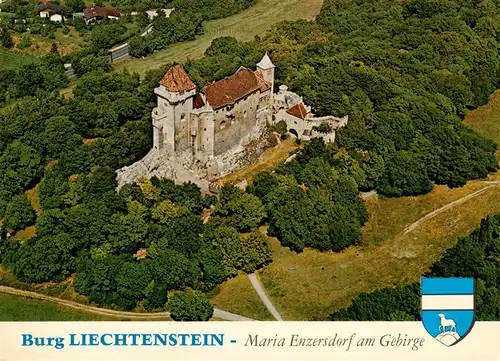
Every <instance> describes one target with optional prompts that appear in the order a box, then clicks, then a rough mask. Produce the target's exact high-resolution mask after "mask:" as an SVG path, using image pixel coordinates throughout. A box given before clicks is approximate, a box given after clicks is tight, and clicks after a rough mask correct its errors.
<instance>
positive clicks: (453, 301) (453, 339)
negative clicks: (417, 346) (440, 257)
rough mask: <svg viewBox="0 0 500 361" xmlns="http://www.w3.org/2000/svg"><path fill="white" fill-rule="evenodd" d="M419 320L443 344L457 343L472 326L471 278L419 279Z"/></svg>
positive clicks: (472, 292)
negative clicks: (420, 300)
mask: <svg viewBox="0 0 500 361" xmlns="http://www.w3.org/2000/svg"><path fill="white" fill-rule="evenodd" d="M421 287H422V323H423V324H424V327H425V329H426V330H427V332H428V333H429V334H430V335H431V336H432V337H434V338H435V339H436V340H438V341H439V342H441V343H442V344H444V345H446V346H453V345H455V344H457V343H458V342H460V341H461V340H462V339H463V338H464V337H465V336H467V334H468V333H469V332H470V330H471V329H472V327H473V326H474V321H475V320H474V308H475V302H474V292H475V281H474V279H473V278H422V281H421Z"/></svg>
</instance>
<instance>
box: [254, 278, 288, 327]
mask: <svg viewBox="0 0 500 361" xmlns="http://www.w3.org/2000/svg"><path fill="white" fill-rule="evenodd" d="M248 278H249V279H250V282H251V283H252V286H253V288H254V289H255V291H257V294H258V295H259V297H260V299H261V300H262V302H263V303H264V305H266V307H267V309H268V310H269V312H271V314H272V315H273V317H274V318H275V319H277V320H278V321H283V317H281V315H280V313H279V312H278V310H277V309H276V307H274V305H273V303H272V302H271V300H270V299H269V298H268V297H267V295H266V291H264V288H263V287H262V285H261V284H260V282H259V279H258V278H257V276H256V274H255V273H252V274H249V275H248Z"/></svg>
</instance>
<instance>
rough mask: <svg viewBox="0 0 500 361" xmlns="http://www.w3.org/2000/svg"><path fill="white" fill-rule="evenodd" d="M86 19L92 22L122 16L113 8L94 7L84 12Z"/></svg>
mask: <svg viewBox="0 0 500 361" xmlns="http://www.w3.org/2000/svg"><path fill="white" fill-rule="evenodd" d="M83 14H84V16H85V19H87V20H90V19H94V18H107V17H108V16H114V17H117V18H119V17H120V16H121V14H120V11H119V10H116V9H111V8H105V7H103V6H92V7H90V8H86V9H84V10H83Z"/></svg>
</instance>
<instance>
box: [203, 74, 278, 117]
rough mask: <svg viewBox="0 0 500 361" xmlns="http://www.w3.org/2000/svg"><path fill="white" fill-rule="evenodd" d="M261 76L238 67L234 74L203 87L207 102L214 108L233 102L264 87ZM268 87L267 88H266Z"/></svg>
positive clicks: (264, 83)
mask: <svg viewBox="0 0 500 361" xmlns="http://www.w3.org/2000/svg"><path fill="white" fill-rule="evenodd" d="M266 84H267V83H266V82H264V79H263V78H260V77H259V76H257V75H256V74H255V73H254V72H253V71H251V70H248V69H247V68H240V69H239V70H238V71H237V72H236V73H235V74H233V75H231V76H228V77H227V78H225V79H222V80H219V81H217V82H215V83H210V84H208V85H206V86H205V87H204V88H203V92H204V93H205V95H206V97H207V101H208V103H209V104H210V105H211V106H212V108H214V109H218V108H221V107H224V106H226V105H229V104H234V103H235V102H237V101H238V100H240V99H241V98H244V97H245V96H247V95H250V94H252V93H253V92H255V91H257V90H261V91H263V90H262V89H264V88H266ZM269 87H270V86H269ZM267 89H269V88H267Z"/></svg>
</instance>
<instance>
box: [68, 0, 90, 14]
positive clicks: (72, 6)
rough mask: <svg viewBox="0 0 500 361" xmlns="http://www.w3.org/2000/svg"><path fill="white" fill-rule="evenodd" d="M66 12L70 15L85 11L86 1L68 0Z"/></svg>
mask: <svg viewBox="0 0 500 361" xmlns="http://www.w3.org/2000/svg"><path fill="white" fill-rule="evenodd" d="M64 4H65V7H66V10H67V11H68V12H70V13H77V12H80V11H83V9H84V8H85V1H84V0H66V1H65V3H64Z"/></svg>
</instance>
